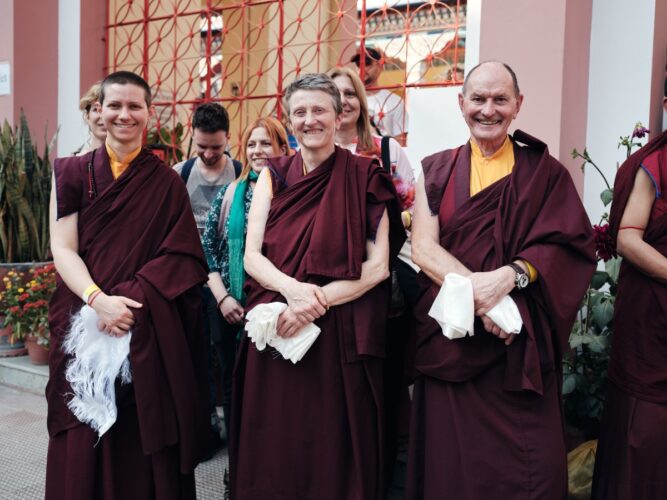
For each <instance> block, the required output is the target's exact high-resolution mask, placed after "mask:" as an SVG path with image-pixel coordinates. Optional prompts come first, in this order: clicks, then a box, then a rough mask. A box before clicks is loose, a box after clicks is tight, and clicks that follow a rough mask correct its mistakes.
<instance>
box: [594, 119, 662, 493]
mask: <svg viewBox="0 0 667 500" xmlns="http://www.w3.org/2000/svg"><path fill="white" fill-rule="evenodd" d="M640 168H644V169H645V170H646V172H647V173H648V175H649V176H650V177H651V179H652V180H653V182H654V185H655V188H656V200H655V201H654V204H653V209H652V211H651V215H650V218H649V222H648V225H647V227H646V229H645V231H644V241H646V243H648V244H649V245H651V246H652V247H653V248H655V249H656V250H658V251H659V252H660V253H661V254H662V255H664V256H667V210H666V209H667V192H665V187H667V132H665V133H663V134H662V135H660V136H658V137H656V138H655V139H653V140H652V141H651V142H649V143H648V144H647V145H646V146H644V147H643V148H642V149H640V150H639V151H637V152H636V153H635V154H633V155H632V156H631V157H630V158H629V159H628V160H627V161H626V162H625V163H624V164H623V166H621V168H620V169H619V170H618V173H617V174H616V180H615V181H614V201H613V204H612V207H611V214H610V219H609V225H610V230H611V234H612V238H613V239H614V242H615V241H616V238H617V236H618V231H619V228H620V224H621V219H622V217H623V213H624V212H625V207H626V205H627V202H628V199H629V197H630V193H631V192H632V188H633V186H634V182H635V177H636V175H637V171H638V170H639V169H640ZM613 331H614V336H613V339H612V349H611V357H610V361H609V370H608V374H609V380H610V384H609V390H608V394H607V398H606V400H605V409H604V414H603V418H602V423H601V429H600V440H599V445H598V450H597V457H596V463H595V474H594V481H593V498H596V499H603V498H604V499H628V500H630V499H632V500H635V499H637V500H643V499H646V500H648V499H655V498H667V454H665V450H667V286H666V285H665V284H664V283H661V282H658V281H657V280H655V279H653V278H651V277H650V276H648V275H646V274H644V273H643V272H642V271H641V270H640V269H638V268H637V267H635V266H634V265H633V264H632V263H631V262H630V261H628V260H627V259H624V260H623V261H622V263H621V269H620V273H619V278H618V288H617V293H616V302H615V303H614V319H613Z"/></svg>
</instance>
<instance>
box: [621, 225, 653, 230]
mask: <svg viewBox="0 0 667 500" xmlns="http://www.w3.org/2000/svg"><path fill="white" fill-rule="evenodd" d="M623 229H638V230H639V231H645V230H646V228H645V227H637V226H623V227H619V228H618V230H619V231H622V230H623Z"/></svg>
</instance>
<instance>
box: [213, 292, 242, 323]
mask: <svg viewBox="0 0 667 500" xmlns="http://www.w3.org/2000/svg"><path fill="white" fill-rule="evenodd" d="M218 308H219V309H220V312H221V313H222V316H223V317H224V318H225V321H226V322H227V323H229V324H230V325H240V324H241V323H242V322H243V318H244V316H245V311H244V310H243V306H242V305H241V304H239V302H238V301H237V300H236V299H235V298H234V297H232V296H231V295H229V294H228V295H227V296H226V297H224V298H223V299H222V302H220V306H219V307H218Z"/></svg>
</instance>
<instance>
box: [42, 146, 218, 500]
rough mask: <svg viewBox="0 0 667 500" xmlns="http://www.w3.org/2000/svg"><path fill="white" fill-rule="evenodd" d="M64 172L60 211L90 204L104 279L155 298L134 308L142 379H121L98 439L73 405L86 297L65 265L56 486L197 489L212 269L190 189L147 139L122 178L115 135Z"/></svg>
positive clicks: (97, 270)
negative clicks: (204, 288)
mask: <svg viewBox="0 0 667 500" xmlns="http://www.w3.org/2000/svg"><path fill="white" fill-rule="evenodd" d="M89 164H90V166H91V167H92V169H91V170H92V171H89ZM54 176H55V189H56V200H57V218H61V217H64V216H67V215H69V214H72V213H75V212H78V248H79V255H80V256H81V258H82V260H83V261H84V263H85V264H86V267H87V268H88V270H89V271H90V274H91V277H92V278H93V279H94V281H95V283H97V284H98V285H99V286H100V288H101V289H102V290H104V291H105V292H106V293H107V294H111V295H122V296H125V297H129V298H132V299H134V300H136V301H138V302H140V303H142V304H143V307H142V308H140V309H135V310H134V315H135V320H136V322H135V324H134V326H133V328H132V340H131V343H130V355H129V357H130V365H131V371H132V383H131V384H129V385H123V386H121V385H120V384H119V383H118V382H117V385H116V398H117V400H116V403H117V407H118V419H117V421H116V423H115V424H114V425H113V426H112V427H111V429H110V430H109V431H107V433H106V434H104V435H103V436H102V438H101V439H99V441H98V437H97V434H96V433H95V431H93V430H92V429H91V428H90V427H89V426H87V425H85V424H82V423H81V422H79V421H78V420H77V419H76V417H74V415H73V414H72V412H71V411H70V410H69V409H68V407H67V401H68V399H69V398H70V397H71V396H70V394H71V392H72V391H71V388H70V386H69V384H68V382H67V381H66V380H65V369H66V365H67V362H68V360H69V359H70V356H69V355H65V354H64V353H63V350H62V348H61V345H62V342H63V339H64V337H65V335H66V334H67V332H68V329H69V325H70V321H71V317H72V315H73V314H75V313H76V312H77V311H78V310H79V309H80V308H81V307H82V305H83V303H82V301H81V299H80V298H79V297H78V296H76V295H75V294H73V293H72V292H71V291H70V290H69V288H67V286H66V285H65V283H64V282H63V281H62V280H61V279H60V277H58V282H57V287H56V291H55V294H54V296H53V299H52V301H51V304H50V308H49V325H50V328H51V357H50V362H49V383H48V385H47V388H46V396H47V401H48V418H47V426H48V431H49V437H50V440H49V451H48V463H47V473H46V498H47V499H48V500H90V499H93V498H96V499H105V500H107V499H109V500H111V499H118V500H121V499H122V500H126V499H149V498H159V499H161V500H163V499H174V500H177V499H178V500H180V499H186V498H195V496H196V495H195V484H194V468H195V466H196V465H197V463H198V462H199V458H200V456H201V451H202V449H203V445H204V440H205V436H206V432H207V427H208V421H207V420H208V417H207V405H206V401H207V399H206V387H207V385H206V373H205V371H204V370H205V367H206V354H205V350H204V347H205V346H204V344H203V338H204V337H203V332H202V323H201V317H200V296H201V294H200V291H199V285H200V284H201V283H203V282H205V281H206V278H207V273H206V264H205V260H204V256H203V252H202V249H201V244H200V243H199V236H198V233H197V228H196V226H195V222H194V219H193V217H192V211H191V209H190V206H189V199H188V195H187V192H186V190H185V188H184V186H183V183H182V182H181V180H180V178H179V177H178V175H177V174H175V173H174V172H173V171H172V170H171V169H169V168H167V167H166V166H165V165H164V163H162V161H161V160H159V159H158V158H157V157H156V156H154V155H153V154H152V153H151V152H150V151H148V150H146V149H144V150H142V151H141V152H140V153H139V155H138V156H137V157H136V158H135V159H134V160H133V161H132V162H131V163H130V165H129V167H128V168H127V170H126V171H125V172H124V173H123V174H122V175H120V176H119V177H118V179H116V180H115V181H114V179H113V176H112V173H111V169H110V166H109V156H108V154H107V151H106V148H105V147H101V148H99V149H97V150H95V151H93V152H90V153H88V154H87V155H84V156H80V157H71V158H61V159H58V160H56V162H55V164H54ZM91 187H92V189H91Z"/></svg>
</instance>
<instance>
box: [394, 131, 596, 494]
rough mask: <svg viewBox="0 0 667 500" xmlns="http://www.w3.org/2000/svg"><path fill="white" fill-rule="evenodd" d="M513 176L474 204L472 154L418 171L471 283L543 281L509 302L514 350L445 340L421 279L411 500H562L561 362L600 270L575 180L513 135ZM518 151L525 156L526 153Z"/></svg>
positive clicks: (543, 151)
mask: <svg viewBox="0 0 667 500" xmlns="http://www.w3.org/2000/svg"><path fill="white" fill-rule="evenodd" d="M514 141H515V142H514V157H515V165H514V167H513V170H512V173H511V174H510V175H508V176H506V177H504V178H502V179H500V180H499V181H497V182H495V183H493V184H492V185H490V186H488V187H486V188H485V189H483V190H482V191H480V192H479V193H477V194H476V195H475V196H472V197H471V196H470V152H471V148H470V144H469V143H467V144H466V145H464V146H461V147H459V148H457V149H454V150H447V151H443V152H440V153H437V154H435V155H432V156H430V157H427V158H425V159H424V160H423V161H422V165H423V169H424V182H425V188H426V195H427V199H428V203H429V207H430V209H431V213H432V214H434V215H438V219H439V223H440V245H441V246H442V247H443V248H444V249H446V250H447V251H448V252H449V253H451V254H452V255H453V256H454V257H456V258H457V259H458V260H459V261H460V262H462V263H463V264H464V265H465V266H466V267H468V269H471V270H472V271H473V272H480V271H492V270H495V269H497V268H499V267H502V266H504V265H506V264H508V263H510V262H512V261H514V260H516V259H524V260H526V261H528V262H530V263H531V264H532V265H533V266H534V267H535V268H536V269H537V271H538V273H539V278H538V280H537V281H536V282H535V283H532V284H530V285H529V286H528V288H526V289H524V290H521V291H519V290H514V291H513V292H512V293H511V296H512V298H513V299H514V301H515V302H516V304H517V306H518V308H519V311H520V313H521V317H522V319H523V322H524V325H523V329H522V331H521V333H520V334H519V335H518V337H517V338H516V339H515V340H514V342H513V344H512V345H510V346H509V347H507V346H505V344H504V342H503V341H502V340H499V339H497V338H496V337H495V336H493V335H491V334H489V333H488V332H486V331H485V330H484V328H483V326H482V323H481V321H480V320H479V318H476V320H475V335H474V336H472V337H465V338H462V339H456V340H449V339H447V338H446V337H445V336H444V335H443V334H442V329H441V328H440V326H439V325H438V323H437V322H436V321H435V320H433V319H432V318H430V317H429V316H428V311H429V309H430V307H431V305H432V303H433V301H434V299H435V297H436V295H437V293H438V291H439V287H438V286H437V285H435V284H434V283H432V282H431V281H430V280H429V279H428V278H427V277H426V276H425V275H424V274H423V273H421V274H420V277H419V279H420V281H421V283H422V285H423V294H422V296H421V297H420V299H419V300H418V303H417V305H416V308H415V315H416V318H417V353H416V367H415V368H416V371H417V379H416V382H415V393H414V400H413V414H412V418H411V442H410V456H409V466H408V487H407V490H406V492H407V493H406V498H410V499H415V500H416V499H435V498H452V499H454V498H456V499H477V498H480V499H481V498H484V499H488V498H531V499H532V498H562V497H563V496H564V494H565V489H566V479H567V475H566V469H565V444H564V437H563V427H562V411H561V407H560V384H561V366H560V363H561V358H562V352H563V350H564V349H565V348H566V345H567V340H568V337H569V333H570V329H571V327H572V324H573V322H574V318H575V314H576V311H577V309H578V307H579V304H580V301H581V299H582V297H583V295H584V292H585V290H586V288H587V286H588V283H589V281H590V278H591V276H592V274H593V272H594V269H595V253H594V244H593V234H592V229H591V226H590V223H589V221H588V217H587V215H586V212H585V210H584V208H583V206H582V204H581V201H580V199H579V196H578V194H577V192H576V190H575V188H574V185H573V183H572V180H571V178H570V175H569V174H568V172H567V170H565V168H564V167H563V166H562V165H561V164H560V163H558V162H557V161H556V160H555V159H554V158H553V157H551V156H550V155H549V152H548V149H547V147H546V145H545V144H543V143H542V142H540V141H538V140H537V139H534V138H533V137H531V136H529V135H528V134H525V133H523V132H521V131H517V132H516V134H515V136H514ZM517 142H520V143H523V144H525V145H526V146H525V147H520V146H519V144H517Z"/></svg>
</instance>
